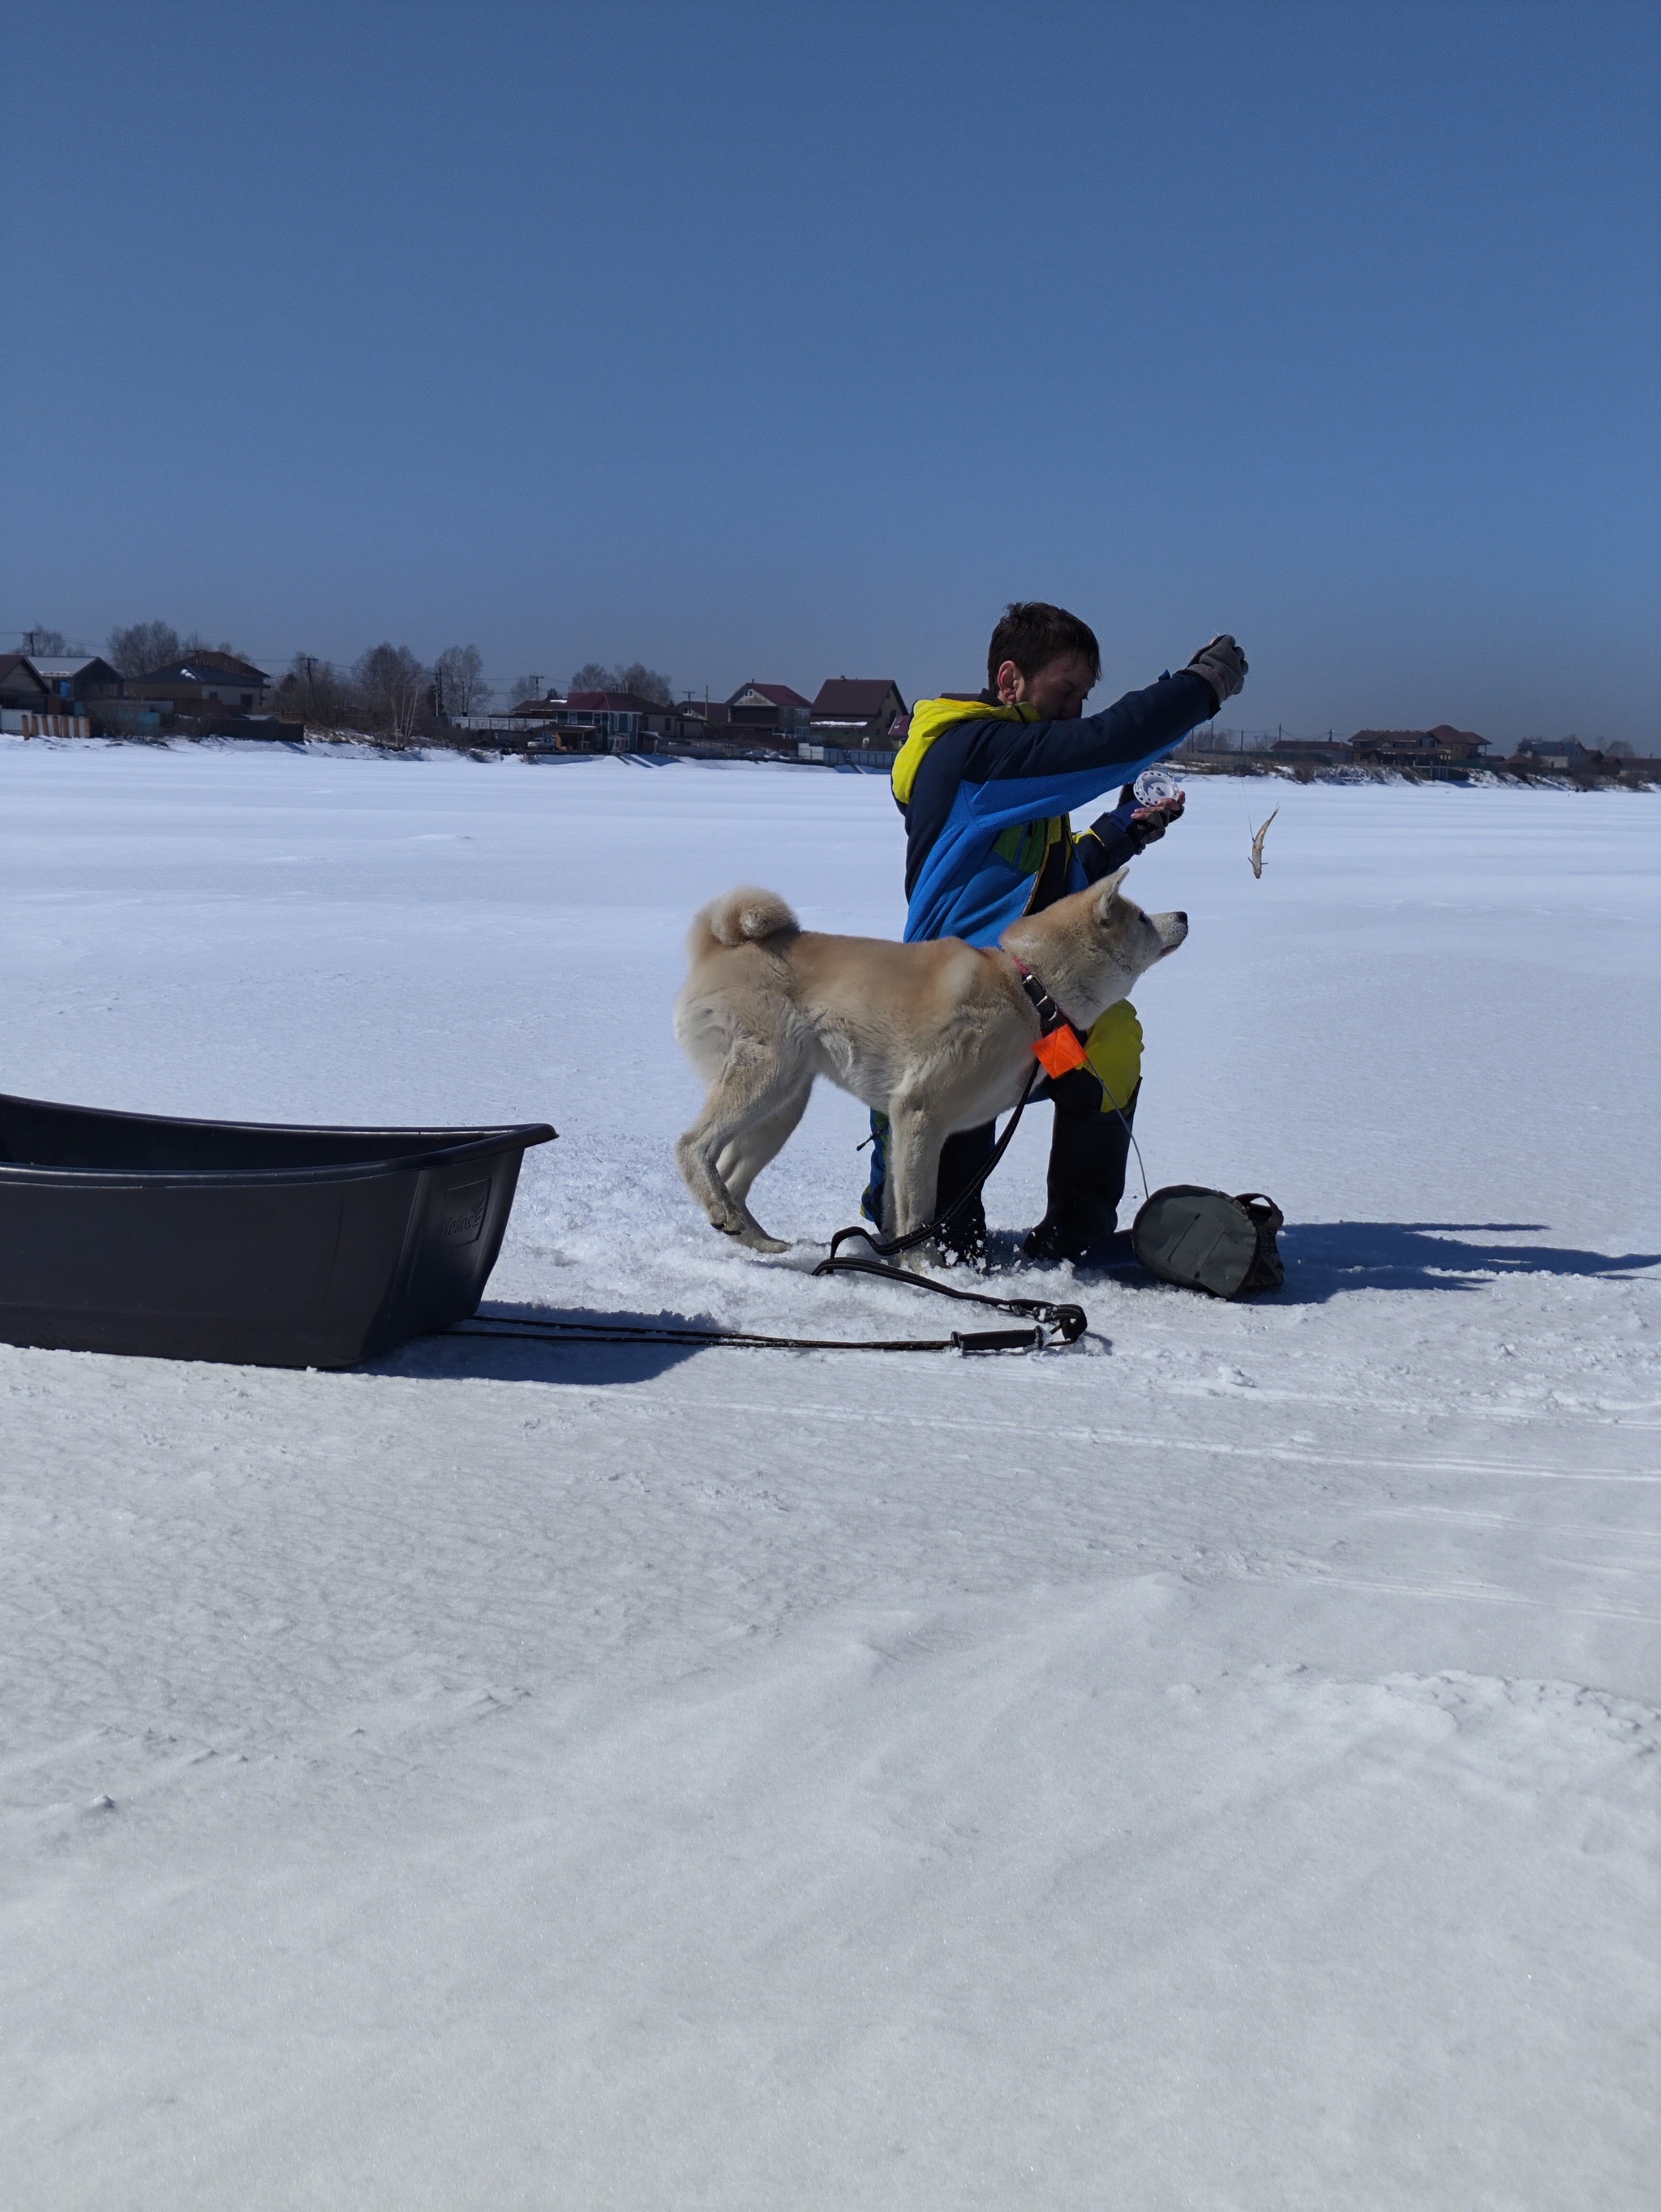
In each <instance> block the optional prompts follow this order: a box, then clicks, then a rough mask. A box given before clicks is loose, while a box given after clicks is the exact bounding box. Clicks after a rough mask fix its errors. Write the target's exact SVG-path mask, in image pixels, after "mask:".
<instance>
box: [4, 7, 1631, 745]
mask: <svg viewBox="0 0 1661 2212" xmlns="http://www.w3.org/2000/svg"><path fill="white" fill-rule="evenodd" d="M7 59H8V64H9V67H8V82H9V85H10V87H11V89H12V94H13V97H12V100H11V102H10V111H9V112H10V118H11V119H10V124H9V131H8V137H7V147H6V153H5V188H4V194H3V205H4V224H5V247H6V264H7V268H8V271H9V277H10V286H9V311H8V313H7V315H6V317H5V323H4V333H3V337H0V347H3V378H4V392H5V404H4V425H3V428H4V439H3V452H0V459H3V463H4V476H3V483H4V495H3V501H4V510H3V511H4V517H5V529H4V532H3V540H0V543H3V551H0V629H21V627H22V626H23V625H25V624H27V623H33V622H44V623H52V624H55V625H57V626H58V627H59V628H62V629H64V630H66V631H69V632H71V633H74V634H76V635H80V636H82V637H84V638H86V639H87V640H88V641H91V642H93V643H94V644H95V643H98V642H101V641H102V639H103V637H104V635H105V634H106V632H107V630H108V629H109V628H110V626H111V625H112V624H113V623H118V622H130V621H135V620H139V619H147V618H150V617H161V618H163V619H165V620H167V621H169V622H171V623H173V624H174V625H175V626H176V627H177V628H179V629H181V630H186V629H192V628H194V629H199V630H200V631H202V632H203V633H204V634H205V635H209V636H210V637H213V638H215V639H217V638H220V637H226V638H229V639H232V640H233V641H236V642H238V643H239V644H240V645H241V646H242V647H244V648H245V649H246V650H249V651H251V652H252V653H254V654H255V655H256V656H257V657H260V658H262V659H264V660H265V663H266V665H271V664H272V663H275V664H277V665H281V664H282V663H283V662H284V661H285V660H286V659H287V658H288V656H289V654H290V653H293V652H294V651H295V650H296V649H302V648H303V649H306V650H308V651H311V652H313V653H321V654H327V655H330V656H332V657H335V658H338V659H350V658H351V657H352V656H354V655H355V654H356V653H357V652H358V651H359V650H360V649H361V648H362V647H363V646H365V645H367V644H370V643H373V642H374V641H376V640H378V639H380V638H383V637H386V638H391V639H392V641H395V642H399V643H408V644H410V645H412V646H413V647H415V648H416V649H417V652H419V653H422V654H423V657H426V656H429V655H431V654H432V653H435V652H436V651H437V650H439V649H440V648H441V647H443V646H445V645H447V644H450V643H453V642H465V641H473V640H476V641H478V643H479V645H480V646H481V647H483V648H484V653H485V657H486V661H487V665H489V667H490V671H492V673H493V674H495V675H496V676H498V677H500V678H503V679H504V680H505V679H508V678H512V677H514V676H516V675H518V674H520V673H522V672H524V671H530V670H536V671H538V672H539V673H541V674H542V675H543V676H544V678H545V679H546V678H557V679H560V680H563V679H564V678H567V677H569V673H570V671H571V669H572V668H573V667H574V666H575V665H576V664H577V663H578V662H580V661H581V660H583V659H587V658H589V657H590V656H593V657H596V658H599V659H607V660H610V659H617V658H619V657H622V658H634V657H636V656H638V657H640V658H642V659H645V660H647V661H648V662H650V663H652V664H653V665H656V666H658V667H660V668H662V669H664V670H666V671H667V672H668V673H669V674H670V675H671V676H672V678H673V679H674V681H675V683H676V684H677V685H678V687H680V688H682V689H687V688H693V689H696V690H699V691H702V690H703V687H704V685H705V684H709V686H710V687H711V689H712V690H714V691H715V693H716V695H717V696H719V695H721V694H723V693H725V692H727V691H728V690H731V689H732V688H733V686H734V685H735V684H738V683H739V681H741V680H742V679H743V678H746V677H749V676H752V675H753V676H757V677H761V678H773V679H777V680H782V681H784V682H788V683H792V684H796V685H798V686H800V688H801V689H803V690H806V691H808V692H810V693H811V692H812V690H815V689H816V688H817V686H818V684H819V682H820V681H821V679H822V678H824V677H825V676H827V675H838V674H847V675H850V676H853V675H880V676H888V675H892V676H894V677H895V678H897V680H898V681H899V683H900V684H901V686H902V688H903V690H904V691H905V693H906V695H907V696H908V697H910V696H913V695H915V694H916V693H918V692H928V691H932V690H940V689H961V688H964V687H966V686H969V685H972V684H974V683H975V682H977V680H978V675H979V670H980V667H981V665H982V655H983V650H984V644H985V639H986V636H987V634H988V631H989V628H990V626H991V623H992V622H993V620H994V619H995V617H996V615H997V614H998V612H999V611H1000V610H1001V605H1002V604H1003V602H1004V601H1005V600H1007V599H1010V598H1012V597H1015V596H1021V597H1027V596H1037V597H1043V598H1048V599H1058V600H1061V601H1062V602H1063V603H1064V604H1066V605H1069V606H1072V607H1074V609H1076V610H1077V611H1079V612H1080V613H1081V614H1084V615H1085V616H1086V617H1087V618H1088V619H1090V620H1091V621H1092V623H1095V625H1096V627H1097V629H1098V632H1099V633H1100V635H1101V638H1102V642H1103V647H1104V656H1105V661H1106V666H1105V670H1104V688H1103V690H1102V691H1101V692H1100V693H1098V703H1101V702H1104V701H1105V699H1106V698H1108V697H1110V696H1116V694H1117V692H1118V691H1120V690H1124V689H1127V688H1129V686H1130V685H1132V684H1140V683H1142V682H1145V681H1147V680H1148V679H1149V678H1152V677H1153V676H1156V675H1158V673H1159V671H1160V670H1161V669H1162V668H1163V667H1165V665H1168V664H1172V663H1175V662H1177V661H1179V660H1181V659H1184V658H1186V656H1187V654H1188V653H1189V651H1191V650H1192V648H1193V647H1195V646H1196V645H1197V644H1198V643H1199V642H1200V641H1202V640H1203V639H1204V638H1206V637H1207V636H1208V635H1210V634H1211V633H1212V632H1213V631H1214V630H1216V629H1233V630H1235V631H1236V632H1238V635H1239V636H1240V638H1241V640H1242V641H1243V642H1244V645H1245V647H1246V649H1247V651H1248V653H1250V657H1251V660H1252V664H1253V673H1252V678H1251V682H1250V685H1249V687H1248V690H1247V694H1246V696H1245V698H1244V700H1243V701H1241V702H1239V712H1240V715H1241V719H1243V720H1245V721H1246V722H1248V723H1250V724H1251V725H1253V726H1262V725H1271V726H1272V725H1273V724H1275V723H1276V722H1284V723H1285V724H1286V725H1287V726H1288V727H1289V728H1293V729H1296V730H1299V731H1308V730H1313V729H1316V728H1322V729H1324V728H1326V727H1327V726H1337V727H1338V728H1340V729H1341V730H1342V729H1346V728H1354V727H1355V726H1359V725H1364V724H1371V725H1378V724H1384V725H1392V726H1402V725H1409V726H1423V725H1424V724H1426V723H1427V722H1431V721H1437V720H1452V721H1455V722H1457V723H1459V724H1461V725H1463V726H1469V727H1474V728H1476V729H1478V730H1481V731H1482V732H1484V733H1485V734H1488V735H1489V736H1492V737H1494V738H1500V739H1501V740H1508V739H1512V738H1517V737H1519V736H1522V735H1525V734H1529V733H1531V732H1542V733H1546V734H1552V735H1556V734H1560V733H1561V732H1565V731H1568V730H1574V731H1577V732H1579V733H1580V734H1581V735H1582V736H1586V737H1593V736H1605V737H1608V738H1616V737H1624V738H1628V740H1629V741H1631V742H1633V743H1634V744H1637V745H1638V746H1639V747H1640V750H1643V749H1650V750H1655V749H1657V731H1658V723H1661V712H1658V702H1657V680H1658V671H1661V650H1658V648H1661V623H1658V609H1661V462H1658V447H1661V435H1658V433H1661V423H1658V383H1657V371H1658V359H1661V344H1658V338H1661V272H1658V204H1661V193H1658V147H1661V133H1658V126H1657V118H1658V115H1661V10H1658V9H1655V8H1654V7H1653V6H1651V5H1627V4H1614V5H1610V4H1601V5H1600V4H1597V0H1575V4H1574V5H1573V6H1545V7H1536V6H1530V5H1528V4H1526V3H1525V0H1516V4H1508V5H1503V6H1497V7H1490V6H1486V5H1483V4H1481V0H1451V4H1450V0H1436V4H1434V5H1431V6H1428V7H1417V6H1415V5H1411V4H1402V5H1398V4H1380V5H1346V4H1344V0H1322V4H1319V5H1316V6H1300V5H1294V6H1277V5H1255V4H1252V0H1233V4H1226V5H1222V6H1213V5H1202V4H1195V5H1186V6H1185V5H1182V4H1170V0H1159V4H1153V0H1147V4H1120V5H1105V4H1104V5H1095V6H1089V7H1071V6H1063V5H1052V6H1044V5H1042V4H1038V5H1034V4H1031V0H1027V4H1024V5H1013V6H986V7H976V6H972V5H970V6H964V5H954V6H949V7H929V6H922V5H918V6H910V7H908V6H904V5H899V4H891V5H881V6H869V7H867V6H860V5H845V4H844V5H827V6H823V7H816V6H812V5H804V4H800V0H798V4H793V5H787V6H780V5H777V4H771V5H767V6H757V7H747V6H742V7H721V6H697V7H691V6H684V5H672V6H640V7H630V6H627V5H607V6H605V7H604V8H599V9H596V8H593V7H581V8H577V7H573V8H564V7H557V6H549V5H535V6H531V5H513V4H495V5H492V4H490V0H484V4H479V3H478V0H475V4H471V5H462V4H454V5H430V4H420V0H406V4H404V5H398V6H384V7H383V6H377V5H374V4H363V0H355V4H354V5H352V6H350V7H344V6H340V5H330V6H326V7H316V8H312V7H307V6H304V5H293V4H284V5H259V4H254V5H251V6H243V7H230V6H227V5H224V4H222V0H221V4H217V5H215V6H211V7H170V6H167V5H146V6H144V7H143V8H135V7H132V6H131V5H127V4H123V5H104V6H94V5H87V4H76V0H56V4H53V5H50V6H47V5H40V4H31V0H21V4H19V0H15V4H14V6H13V8H12V9H11V10H10V11H9V38H8V46H7ZM11 642H13V641H12V640H9V639H0V645H3V644H9V643H11Z"/></svg>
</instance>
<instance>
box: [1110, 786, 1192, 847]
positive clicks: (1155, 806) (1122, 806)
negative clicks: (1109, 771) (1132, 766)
mask: <svg viewBox="0 0 1661 2212" xmlns="http://www.w3.org/2000/svg"><path fill="white" fill-rule="evenodd" d="M1187 804H1188V793H1186V792H1183V791H1173V792H1172V793H1171V795H1170V797H1169V798H1167V799H1151V800H1150V801H1149V802H1148V804H1147V805H1146V806H1138V805H1137V804H1136V787H1135V784H1134V783H1128V784H1126V786H1125V787H1124V789H1123V791H1122V792H1121V793H1119V810H1118V815H1117V819H1118V820H1119V821H1120V822H1121V823H1123V826H1124V834H1125V836H1127V837H1128V838H1129V840H1130V844H1131V848H1132V850H1133V851H1135V852H1138V853H1140V852H1141V851H1142V850H1143V849H1144V848H1145V847H1147V846H1149V845H1152V844H1155V843H1157V842H1158V841H1159V839H1160V838H1161V837H1163V836H1165V831H1166V830H1167V829H1169V828H1170V827H1171V823H1173V822H1175V821H1177V819H1178V818H1179V817H1180V816H1181V814H1182V811H1183V807H1184V806H1185V805H1187Z"/></svg>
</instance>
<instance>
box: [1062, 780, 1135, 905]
mask: <svg viewBox="0 0 1661 2212" xmlns="http://www.w3.org/2000/svg"><path fill="white" fill-rule="evenodd" d="M1135 811H1136V793H1135V790H1134V788H1133V789H1132V790H1131V792H1130V795H1129V798H1128V799H1121V800H1120V802H1119V804H1118V805H1116V807H1114V808H1113V809H1112V810H1111V811H1110V812H1109V813H1106V814H1098V816H1097V817H1096V819H1095V820H1094V821H1093V822H1092V823H1091V825H1090V827H1089V829H1086V831H1085V833H1084V835H1083V836H1081V837H1076V838H1074V843H1073V849H1074V852H1075V853H1076V854H1078V856H1079V866H1080V867H1081V868H1082V869H1083V870H1084V872H1085V874H1086V876H1087V877H1088V878H1089V879H1090V881H1091V882H1092V884H1098V883H1100V881H1101V879H1102V878H1103V877H1104V876H1110V875H1111V874H1112V873H1113V871H1114V870H1115V869H1116V868H1123V867H1124V866H1127V865H1128V863H1129V862H1130V861H1132V860H1135V857H1136V855H1137V854H1138V853H1140V852H1141V849H1142V844H1141V839H1140V838H1139V837H1138V836H1137V835H1136V833H1135V830H1134V829H1132V828H1131V826H1130V817H1131V816H1132V815H1133V814H1134V813H1135Z"/></svg>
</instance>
